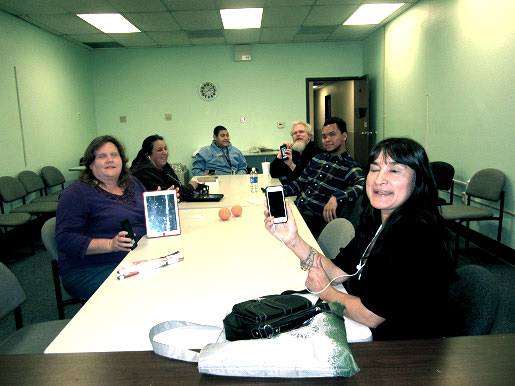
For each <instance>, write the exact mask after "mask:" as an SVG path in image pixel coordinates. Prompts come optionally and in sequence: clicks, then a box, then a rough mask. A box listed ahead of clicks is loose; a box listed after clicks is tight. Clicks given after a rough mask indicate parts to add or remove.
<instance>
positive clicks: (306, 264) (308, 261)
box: [300, 247, 316, 271]
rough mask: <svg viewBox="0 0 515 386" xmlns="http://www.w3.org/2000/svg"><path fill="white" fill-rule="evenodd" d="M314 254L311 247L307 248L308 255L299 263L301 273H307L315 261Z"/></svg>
mask: <svg viewBox="0 0 515 386" xmlns="http://www.w3.org/2000/svg"><path fill="white" fill-rule="evenodd" d="M315 253H316V251H315V250H314V249H313V247H309V253H308V256H307V257H306V258H305V259H304V260H301V261H300V268H301V269H302V270H303V271H307V270H308V269H310V268H311V267H312V266H313V263H314V261H315Z"/></svg>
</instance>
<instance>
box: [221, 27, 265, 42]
mask: <svg viewBox="0 0 515 386" xmlns="http://www.w3.org/2000/svg"><path fill="white" fill-rule="evenodd" d="M224 35H225V41H226V43H227V44H244V43H256V42H259V38H260V36H261V29H260V28H249V29H226V30H224Z"/></svg>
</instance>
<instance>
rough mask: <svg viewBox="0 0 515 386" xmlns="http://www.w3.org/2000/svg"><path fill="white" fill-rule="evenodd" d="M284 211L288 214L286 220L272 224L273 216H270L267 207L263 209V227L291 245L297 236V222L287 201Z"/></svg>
mask: <svg viewBox="0 0 515 386" xmlns="http://www.w3.org/2000/svg"><path fill="white" fill-rule="evenodd" d="M286 213H287V214H288V221H287V222H285V223H282V224H274V217H273V216H270V214H269V213H268V209H266V210H265V228H266V229H268V231H269V232H270V233H271V234H272V235H273V236H275V238H277V239H278V240H281V241H282V242H283V243H285V244H286V245H287V246H291V245H293V244H294V243H295V241H296V240H297V238H298V237H299V234H298V231H297V224H296V223H295V218H294V217H293V214H292V212H291V209H290V205H289V204H288V201H286ZM274 225H275V227H274Z"/></svg>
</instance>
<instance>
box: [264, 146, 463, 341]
mask: <svg viewBox="0 0 515 386" xmlns="http://www.w3.org/2000/svg"><path fill="white" fill-rule="evenodd" d="M366 193H367V194H366V196H364V197H363V208H362V214H361V220H360V224H359V226H358V228H357V231H356V237H355V238H354V239H353V240H352V241H351V242H350V243H349V245H348V246H347V247H346V248H342V249H341V251H340V254H339V255H338V256H337V257H336V258H335V259H334V260H330V259H328V258H327V257H325V256H323V255H322V254H321V253H320V252H318V251H316V250H315V249H314V248H312V247H311V246H310V245H308V244H307V243H306V242H305V241H304V240H303V239H302V238H301V237H300V236H299V234H298V232H297V226H296V224H295V219H294V218H293V216H292V214H291V210H290V208H289V206H288V205H287V213H288V221H287V222H286V223H284V224H275V225H274V221H273V220H274V218H273V217H272V216H269V215H268V211H266V212H265V215H266V218H265V226H266V228H267V229H268V231H269V232H270V233H271V234H273V235H274V236H275V237H276V238H278V239H279V240H281V241H282V242H284V244H285V245H286V246H287V247H288V248H290V249H291V250H292V251H293V252H294V253H295V254H296V255H297V257H298V258H299V260H300V263H301V267H302V268H303V269H305V270H307V271H308V276H307V279H306V287H307V288H308V289H309V290H310V291H311V292H313V293H317V294H318V295H319V296H320V298H321V299H322V300H325V301H327V302H329V303H330V302H334V301H337V302H339V303H341V304H343V305H344V306H345V308H346V309H345V312H344V315H345V316H347V317H348V318H350V319H353V320H355V321H357V322H359V323H362V324H364V325H366V326H368V327H370V328H371V329H372V333H373V337H374V340H387V339H417V338H430V337H441V336H445V335H446V330H445V324H446V321H447V320H446V310H447V302H448V301H447V297H448V295H447V294H448V288H449V284H450V283H451V282H452V281H453V280H454V278H455V272H454V269H453V267H452V264H451V260H450V256H449V253H448V251H447V248H446V242H445V235H444V228H443V225H442V220H441V217H440V214H439V212H438V207H437V198H438V193H437V189H436V186H435V182H434V179H433V176H432V174H431V171H430V168H429V161H428V158H427V155H426V152H425V150H424V148H423V147H422V146H421V145H420V144H418V143H417V142H415V141H413V140H411V139H408V138H389V139H385V140H383V141H381V142H380V143H378V144H377V145H376V146H374V148H373V149H372V151H371V153H370V156H369V159H368V170H367V179H366ZM345 281H349V286H348V292H349V293H348V294H346V293H343V292H340V291H338V290H336V289H335V288H333V287H332V285H335V284H339V283H342V282H345Z"/></svg>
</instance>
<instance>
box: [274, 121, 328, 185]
mask: <svg viewBox="0 0 515 386" xmlns="http://www.w3.org/2000/svg"><path fill="white" fill-rule="evenodd" d="M290 134H291V137H292V139H293V144H291V143H289V142H285V143H284V144H283V145H286V146H287V148H286V155H287V157H288V158H287V159H283V157H282V154H281V151H279V153H278V154H277V157H276V158H275V159H274V160H273V162H272V163H271V165H270V175H271V176H272V177H274V178H280V179H281V180H282V181H283V182H292V181H294V180H296V179H297V178H299V176H300V173H302V171H303V170H304V168H305V167H306V165H307V164H308V162H309V161H311V158H313V157H314V156H316V155H317V154H320V153H321V152H322V151H321V150H320V149H319V148H318V147H317V146H316V145H315V142H314V141H313V129H312V128H311V125H310V124H309V123H306V122H304V121H294V122H293V123H292V124H291V130H290Z"/></svg>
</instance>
